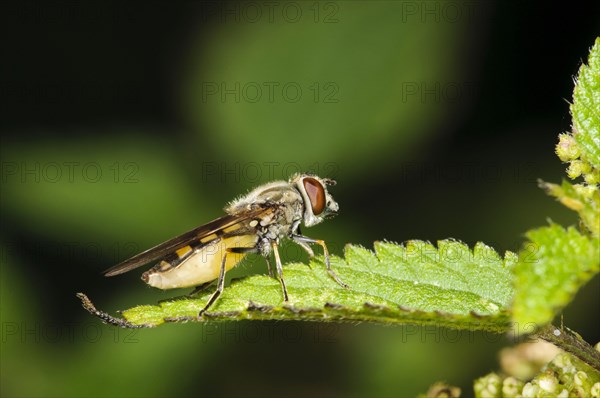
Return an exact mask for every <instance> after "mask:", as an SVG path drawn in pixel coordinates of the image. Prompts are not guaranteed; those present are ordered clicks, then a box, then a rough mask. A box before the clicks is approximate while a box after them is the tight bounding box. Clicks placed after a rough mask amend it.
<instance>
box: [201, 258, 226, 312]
mask: <svg viewBox="0 0 600 398" xmlns="http://www.w3.org/2000/svg"><path fill="white" fill-rule="evenodd" d="M228 253H229V250H227V251H225V254H224V255H223V261H221V270H220V271H219V279H218V280H217V290H215V292H214V293H213V294H212V296H210V299H208V303H206V305H205V306H204V308H202V309H201V310H200V313H198V317H202V314H204V313H205V312H206V310H207V309H209V308H210V306H211V305H213V303H214V302H215V301H216V300H217V299H218V298H219V296H220V295H221V292H223V286H225V264H226V263H227V254H228Z"/></svg>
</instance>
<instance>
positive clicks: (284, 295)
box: [271, 241, 288, 301]
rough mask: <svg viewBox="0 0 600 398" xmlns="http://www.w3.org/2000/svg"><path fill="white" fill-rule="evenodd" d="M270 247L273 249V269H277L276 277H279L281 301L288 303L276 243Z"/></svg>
mask: <svg viewBox="0 0 600 398" xmlns="http://www.w3.org/2000/svg"><path fill="white" fill-rule="evenodd" d="M271 247H272V248H273V255H274V256H275V268H276V269H277V275H278V276H279V283H281V289H282V290H283V301H288V293H287V288H286V287H285V282H284V281H283V266H282V265H281V258H280V257H279V249H278V245H277V242H275V241H273V242H271Z"/></svg>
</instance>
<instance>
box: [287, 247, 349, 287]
mask: <svg viewBox="0 0 600 398" xmlns="http://www.w3.org/2000/svg"><path fill="white" fill-rule="evenodd" d="M292 240H293V241H294V242H296V243H297V244H299V245H300V246H302V247H304V245H307V246H308V244H309V243H313V244H317V245H319V246H321V247H322V248H323V257H325V265H326V266H327V272H328V273H329V275H330V276H331V277H332V278H333V280H334V281H336V282H337V283H338V285H340V286H341V287H343V288H346V289H347V288H349V287H350V286H348V285H347V284H346V283H344V282H342V280H341V279H340V278H339V277H338V276H337V275H336V273H335V272H333V269H332V268H331V262H330V261H329V250H327V245H325V242H324V241H323V240H321V239H312V238H309V237H307V236H302V235H292ZM311 251H312V250H311Z"/></svg>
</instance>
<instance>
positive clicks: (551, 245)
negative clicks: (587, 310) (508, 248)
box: [513, 224, 600, 333]
mask: <svg viewBox="0 0 600 398" xmlns="http://www.w3.org/2000/svg"><path fill="white" fill-rule="evenodd" d="M527 237H528V238H529V240H530V242H529V243H527V244H526V245H525V248H524V249H523V251H522V252H521V253H520V255H519V262H518V264H517V266H516V268H515V274H516V280H515V285H516V286H515V288H516V289H515V290H516V292H515V298H514V302H513V320H514V328H515V330H516V331H518V332H520V333H521V332H532V331H533V330H534V329H535V327H536V326H539V325H543V324H545V323H548V322H550V321H551V320H552V318H554V316H555V315H556V314H557V313H558V312H559V311H560V310H561V309H562V308H563V307H564V306H566V305H567V304H568V303H569V302H570V301H571V300H572V299H573V297H574V296H575V293H577V291H578V290H579V288H580V287H581V286H582V285H584V284H585V283H586V282H587V281H589V280H590V279H591V278H592V277H593V276H594V275H595V274H597V273H598V270H599V265H600V250H599V245H600V242H599V241H598V239H597V238H590V237H587V236H585V235H582V234H581V233H579V232H578V231H577V230H576V229H575V228H572V227H571V228H568V229H564V228H563V227H561V226H559V225H556V224H551V225H550V226H548V227H544V228H539V229H536V230H533V231H530V232H529V233H528V234H527Z"/></svg>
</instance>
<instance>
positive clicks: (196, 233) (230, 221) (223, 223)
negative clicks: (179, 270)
mask: <svg viewBox="0 0 600 398" xmlns="http://www.w3.org/2000/svg"><path fill="white" fill-rule="evenodd" d="M272 210H273V209H272V208H271V207H266V208H258V209H255V210H250V211H248V212H245V213H241V214H236V215H226V216H223V217H220V218H217V219H216V220H213V221H211V222H209V223H208V224H204V225H202V226H200V227H198V228H195V229H193V230H191V231H188V232H186V233H184V234H181V235H179V236H177V237H175V238H173V239H170V240H168V241H166V242H163V243H161V244H159V245H156V246H154V247H152V248H150V249H148V250H146V251H143V252H141V253H139V254H136V255H135V256H133V257H131V258H130V259H128V260H125V261H123V262H122V263H119V264H117V265H115V266H113V267H110V268H108V269H107V270H105V271H104V272H103V273H104V276H115V275H119V274H123V273H125V272H128V271H131V270H132V269H135V268H138V267H141V266H142V265H144V264H148V263H150V262H153V261H156V260H158V259H160V258H163V257H165V256H166V255H168V254H171V253H173V252H174V251H176V250H177V249H179V248H182V247H184V246H187V245H188V244H190V243H192V242H194V241H202V240H203V238H206V237H210V236H211V235H215V239H216V238H217V237H218V236H220V235H223V234H224V233H232V232H234V231H235V230H236V229H239V228H247V227H248V223H247V222H246V221H248V220H250V219H253V218H257V217H261V216H263V215H266V214H267V213H269V212H271V211H272Z"/></svg>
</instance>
